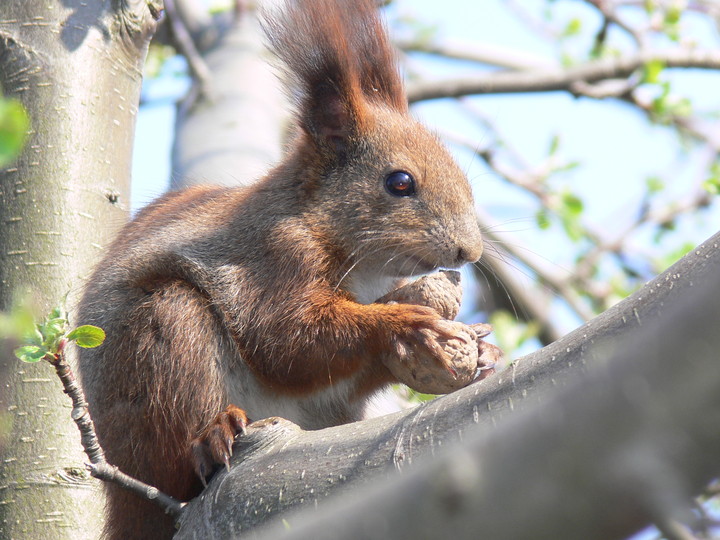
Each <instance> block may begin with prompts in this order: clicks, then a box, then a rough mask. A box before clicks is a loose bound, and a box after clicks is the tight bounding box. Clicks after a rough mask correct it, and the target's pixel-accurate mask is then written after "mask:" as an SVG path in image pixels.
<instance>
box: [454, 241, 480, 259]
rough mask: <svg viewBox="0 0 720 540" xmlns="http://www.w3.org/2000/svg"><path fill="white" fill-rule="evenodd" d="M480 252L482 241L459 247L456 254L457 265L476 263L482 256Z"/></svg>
mask: <svg viewBox="0 0 720 540" xmlns="http://www.w3.org/2000/svg"><path fill="white" fill-rule="evenodd" d="M482 252H483V244H482V240H479V241H478V242H474V243H473V244H468V245H463V246H461V247H459V248H458V252H457V262H458V265H462V264H465V263H476V262H478V261H479V260H480V256H481V255H482Z"/></svg>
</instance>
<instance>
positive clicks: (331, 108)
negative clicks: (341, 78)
mask: <svg viewBox="0 0 720 540" xmlns="http://www.w3.org/2000/svg"><path fill="white" fill-rule="evenodd" d="M309 97H310V99H309V100H308V102H306V104H305V108H304V110H302V111H301V112H300V115H301V119H300V122H301V124H302V127H303V128H304V129H305V131H307V133H308V135H310V136H311V137H312V138H313V139H314V140H315V142H316V143H317V144H318V146H320V147H321V148H326V149H328V150H330V151H331V152H334V153H338V154H343V153H344V152H345V150H346V149H347V146H348V142H349V140H350V138H352V137H353V135H357V133H358V131H359V127H360V126H359V119H360V117H361V115H362V113H361V111H360V110H359V108H360V106H361V105H360V103H358V102H357V100H355V99H353V97H354V96H352V92H348V91H347V89H345V90H340V89H338V88H336V87H335V85H333V84H322V85H318V86H317V87H316V88H315V89H314V91H313V92H312V93H311V94H310V96H309Z"/></svg>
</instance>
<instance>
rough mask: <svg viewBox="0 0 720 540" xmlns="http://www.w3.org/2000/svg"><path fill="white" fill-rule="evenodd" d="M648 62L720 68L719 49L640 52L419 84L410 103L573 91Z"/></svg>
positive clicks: (624, 74) (411, 90) (411, 87)
mask: <svg viewBox="0 0 720 540" xmlns="http://www.w3.org/2000/svg"><path fill="white" fill-rule="evenodd" d="M648 62H662V63H663V64H664V65H665V66H666V67H668V68H699V69H720V50H695V49H687V50H686V49H675V50H669V51H653V52H651V53H638V54H635V55H632V56H626V57H622V58H608V59H603V60H598V61H594V62H588V63H586V64H581V65H578V66H574V67H570V68H567V69H560V68H556V69H533V70H526V71H500V72H492V73H487V72H483V73H481V74H478V75H477V76H475V77H464V78H462V79H447V80H440V81H425V82H417V83H414V84H412V85H409V87H408V99H409V101H410V102H411V103H413V102H416V101H421V100H425V99H437V98H443V97H459V96H465V95H471V94H502V93H517V92H552V91H560V90H564V91H569V92H572V91H573V88H572V87H573V85H574V84H576V83H579V82H584V83H594V82H597V81H601V80H605V79H622V78H626V77H629V76H630V75H632V73H633V72H635V71H636V70H637V69H639V68H641V67H642V66H644V65H645V64H647V63H648Z"/></svg>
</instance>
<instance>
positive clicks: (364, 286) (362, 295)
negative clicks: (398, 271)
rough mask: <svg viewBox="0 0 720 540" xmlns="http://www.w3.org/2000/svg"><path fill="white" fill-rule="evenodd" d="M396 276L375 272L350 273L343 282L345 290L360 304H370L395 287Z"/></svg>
mask: <svg viewBox="0 0 720 540" xmlns="http://www.w3.org/2000/svg"><path fill="white" fill-rule="evenodd" d="M397 282H398V278H396V277H389V276H381V275H377V274H364V273H357V274H352V275H351V276H350V277H349V278H348V279H347V280H346V283H345V290H347V291H348V292H350V293H351V294H352V295H353V296H354V297H355V301H356V302H358V303H360V304H372V303H373V302H375V300H377V299H378V298H380V297H381V296H385V295H386V294H387V293H389V292H390V291H392V290H393V289H395V288H396V287H397Z"/></svg>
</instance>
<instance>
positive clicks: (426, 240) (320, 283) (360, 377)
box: [78, 0, 482, 539]
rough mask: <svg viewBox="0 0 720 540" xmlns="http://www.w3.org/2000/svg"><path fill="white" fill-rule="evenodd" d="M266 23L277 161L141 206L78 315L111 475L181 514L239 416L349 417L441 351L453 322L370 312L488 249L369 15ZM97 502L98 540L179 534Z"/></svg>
mask: <svg viewBox="0 0 720 540" xmlns="http://www.w3.org/2000/svg"><path fill="white" fill-rule="evenodd" d="M263 26H264V28H265V31H266V34H267V37H268V41H269V43H270V46H271V48H272V49H273V50H274V52H275V53H276V55H277V56H278V57H279V59H280V60H281V62H282V64H283V69H284V71H285V74H286V75H287V80H288V85H289V89H290V94H291V95H292V96H293V97H294V99H295V106H296V124H297V133H296V135H295V136H294V138H293V140H292V142H291V145H290V146H289V148H288V150H287V152H286V155H285V157H284V158H283V160H282V161H281V162H280V163H279V164H278V165H277V166H275V167H274V168H273V169H272V170H271V171H270V172H269V173H268V174H267V175H266V176H264V177H263V178H261V179H260V180H258V181H257V182H256V183H255V184H253V185H251V186H248V187H238V188H228V187H212V186H201V187H194V188H189V189H186V190H180V191H177V192H172V193H169V194H167V195H165V196H162V197H161V198H159V199H158V200H156V201H155V202H153V203H151V204H149V205H148V206H147V207H145V208H144V209H142V210H141V211H140V212H139V213H138V214H137V216H136V217H135V218H134V220H132V221H131V222H129V223H128V224H127V225H125V227H124V228H123V229H122V231H121V232H120V234H119V236H118V237H117V239H116V240H115V241H114V242H113V243H112V244H111V245H110V246H109V248H108V250H107V252H106V254H105V256H104V258H103V260H102V261H101V262H100V263H99V265H98V266H97V267H96V269H95V270H94V273H93V274H92V275H91V277H90V278H89V280H88V284H87V286H86V290H85V292H84V295H83V298H82V299H81V302H80V305H79V310H78V320H79V321H80V322H81V323H82V324H94V325H97V326H100V327H101V328H103V329H105V331H106V334H107V339H106V341H105V343H104V344H103V345H102V346H101V347H98V348H97V349H85V350H82V351H80V353H79V360H78V362H79V370H80V375H81V377H82V381H83V385H84V388H85V390H86V393H87V398H88V401H89V404H90V409H91V411H92V414H93V417H94V421H95V425H96V429H97V433H98V436H99V440H100V443H101V444H102V446H103V447H104V449H105V452H106V455H107V458H108V461H109V462H110V463H113V464H114V465H117V466H118V467H119V468H120V469H121V470H123V471H124V472H126V473H128V474H130V475H133V476H135V477H137V478H139V479H140V480H143V481H144V482H147V483H149V484H151V485H153V486H156V487H157V488H158V489H160V490H162V491H164V492H166V493H168V494H170V495H172V496H174V497H176V498H179V499H182V500H189V499H190V498H192V497H194V496H196V495H197V494H199V493H200V491H202V488H203V484H204V483H205V477H206V476H208V475H209V474H210V473H211V472H212V469H213V466H214V465H215V464H220V465H222V464H225V465H227V464H228V459H229V456H230V454H231V451H232V442H233V439H234V437H235V435H236V434H238V433H239V432H242V431H243V430H244V428H245V426H246V425H247V423H248V422H249V420H248V417H249V418H252V419H255V420H258V419H261V418H265V417H269V416H281V417H284V418H287V419H289V420H291V421H293V422H295V423H297V424H298V425H299V426H300V427H302V428H304V429H320V428H324V427H328V426H334V425H339V424H342V423H346V422H351V421H355V420H359V419H361V418H362V416H363V411H364V408H365V405H366V403H367V401H368V398H369V397H370V396H372V395H373V394H374V393H376V392H377V391H378V390H380V389H382V388H385V387H386V386H387V385H389V384H391V383H393V382H395V381H396V380H397V379H396V378H395V377H394V376H393V375H392V374H391V372H390V371H389V370H388V368H387V367H385V366H384V365H383V364H382V363H381V362H379V361H378V357H379V356H380V355H387V354H409V353H408V351H412V350H418V351H423V352H424V353H425V354H431V355H438V354H440V353H439V352H438V351H439V348H438V341H440V340H443V339H444V340H447V339H451V338H453V337H455V336H456V335H457V327H456V326H455V325H457V324H460V323H454V322H452V321H447V320H444V319H443V318H442V317H441V316H440V315H439V314H438V313H437V312H436V311H434V310H433V309H432V308H430V307H427V306H419V305H411V304H403V303H393V302H390V303H375V302H374V301H375V300H376V299H378V298H380V297H381V296H383V295H385V294H386V293H388V292H389V291H391V290H393V289H394V288H396V287H397V286H398V284H399V283H400V282H401V281H402V280H403V279H406V278H408V277H411V276H416V275H420V274H425V273H429V272H432V271H434V270H436V269H438V268H458V267H460V266H461V265H463V264H465V263H474V262H476V261H478V259H479V258H480V255H481V253H482V238H481V233H480V229H479V227H478V223H477V219H476V215H475V210H474V202H473V196H472V193H471V189H470V185H469V183H468V181H467V178H466V176H465V174H464V173H463V172H462V171H461V170H460V168H459V167H458V165H457V164H456V163H455V161H454V159H453V158H452V157H451V156H450V154H449V152H448V151H447V150H446V149H445V148H444V147H443V145H442V144H441V143H440V142H439V141H438V139H437V137H436V136H435V135H433V134H431V133H430V132H429V131H428V130H427V129H426V128H425V127H423V126H422V125H421V124H419V123H418V122H417V121H415V120H414V119H413V118H412V117H411V116H410V114H409V110H408V104H407V99H406V96H405V93H404V88H403V83H402V79H401V77H400V74H399V71H398V67H397V63H396V59H395V55H394V52H393V49H392V48H391V46H390V43H389V38H388V36H387V32H386V30H385V27H384V24H383V22H382V20H381V18H380V15H379V13H378V10H377V8H376V3H375V2H374V1H373V0H353V1H351V2H349V1H344V0H290V1H286V2H285V3H284V6H283V7H282V9H280V10H278V11H277V12H273V13H271V14H269V15H266V17H265V19H264V22H263ZM231 403H232V404H237V405H238V406H241V407H242V409H240V408H239V407H238V406H235V405H229V406H228V404H231ZM226 407H227V408H226ZM106 490H107V496H108V509H107V521H106V528H105V535H106V537H108V538H111V539H121V538H122V539H127V538H134V539H142V538H153V539H157V538H170V537H171V536H172V534H173V532H174V527H173V523H172V522H171V520H170V518H168V517H167V516H165V515H164V514H163V513H162V512H161V511H160V510H158V509H157V508H156V507H155V506H154V505H152V504H151V503H148V502H146V501H142V500H140V499H138V498H136V497H135V496H134V495H132V494H130V493H128V492H126V491H124V490H122V489H120V488H118V487H116V486H113V485H109V486H107V487H106Z"/></svg>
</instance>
